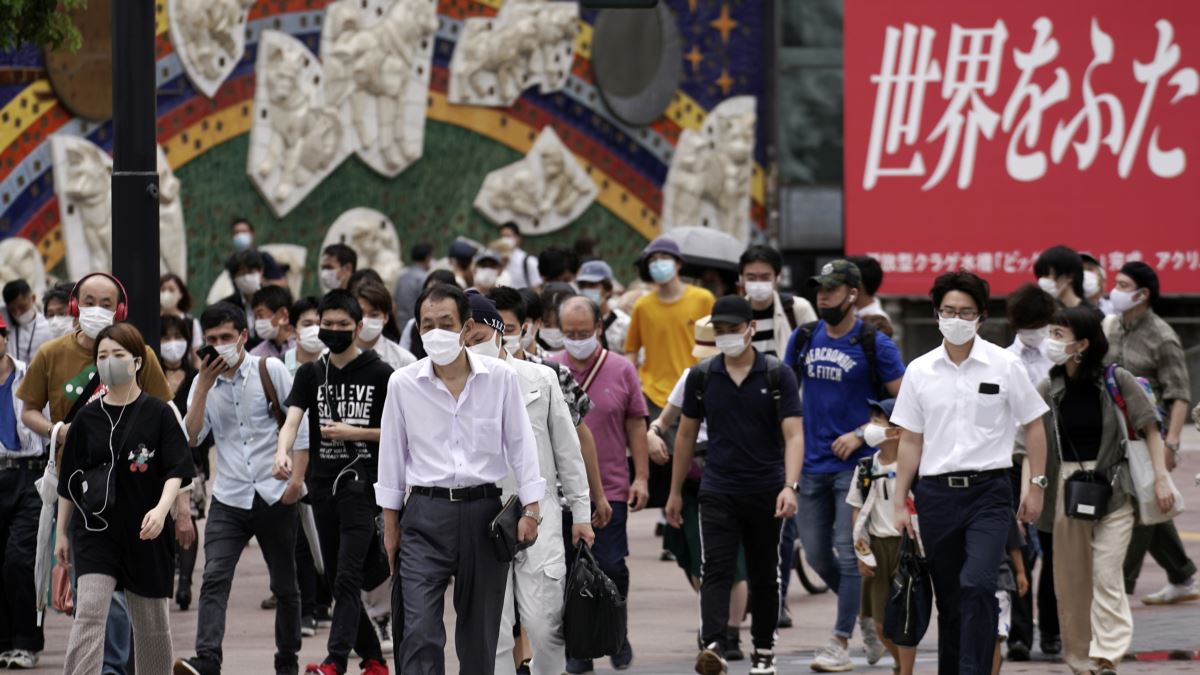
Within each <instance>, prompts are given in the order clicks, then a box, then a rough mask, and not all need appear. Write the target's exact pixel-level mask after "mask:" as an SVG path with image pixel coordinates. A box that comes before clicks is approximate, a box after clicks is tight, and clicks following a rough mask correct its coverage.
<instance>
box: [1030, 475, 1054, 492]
mask: <svg viewBox="0 0 1200 675" xmlns="http://www.w3.org/2000/svg"><path fill="white" fill-rule="evenodd" d="M1029 482H1030V483H1033V484H1034V485H1036V486H1038V487H1040V488H1042V489H1043V490H1045V489H1046V488H1047V487H1049V486H1050V481H1048V480H1046V477H1045V476H1034V477H1033V478H1030V479H1029Z"/></svg>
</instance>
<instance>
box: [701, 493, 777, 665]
mask: <svg viewBox="0 0 1200 675" xmlns="http://www.w3.org/2000/svg"><path fill="white" fill-rule="evenodd" d="M778 496H779V491H778V490H772V491H770V492H758V493H754V494H746V495H724V494H716V493H712V492H705V491H703V490H701V492H700V549H701V563H700V573H701V575H702V577H703V579H702V581H701V584H700V639H701V641H703V643H704V644H706V645H708V644H712V643H714V642H715V643H717V644H719V645H722V646H724V645H725V629H726V627H727V626H728V625H729V592H730V591H731V590H732V589H733V577H734V571H735V570H736V568H737V558H738V548H739V547H741V548H744V549H745V551H746V577H747V581H748V582H749V587H750V614H751V615H752V616H753V623H752V625H751V628H750V635H751V637H752V638H753V641H754V646H755V648H757V649H774V648H775V630H776V628H778V626H779V537H780V533H781V532H782V530H783V521H782V520H780V519H778V518H776V517H775V500H776V498H778Z"/></svg>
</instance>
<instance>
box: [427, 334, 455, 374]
mask: <svg viewBox="0 0 1200 675" xmlns="http://www.w3.org/2000/svg"><path fill="white" fill-rule="evenodd" d="M459 338H460V336H459V334H458V333H454V332H451V331H448V330H442V329H441V328H434V329H433V330H431V331H429V332H428V333H422V334H421V344H422V345H423V346H424V347H425V353H426V354H428V355H429V359H430V360H431V361H433V362H434V363H436V364H437V365H439V366H448V365H450V364H451V363H454V359H457V358H458V354H459V352H461V351H462V342H460V341H459Z"/></svg>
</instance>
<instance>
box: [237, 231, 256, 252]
mask: <svg viewBox="0 0 1200 675" xmlns="http://www.w3.org/2000/svg"><path fill="white" fill-rule="evenodd" d="M253 243H254V235H252V234H250V233H249V232H238V233H237V234H235V235H233V247H234V248H235V249H237V250H239V251H245V250H246V249H248V248H250V245H251V244H253Z"/></svg>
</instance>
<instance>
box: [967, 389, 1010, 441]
mask: <svg viewBox="0 0 1200 675" xmlns="http://www.w3.org/2000/svg"><path fill="white" fill-rule="evenodd" d="M971 396H974V397H975V426H977V427H980V428H984V429H992V428H995V427H998V426H1000V423H1001V421H1002V419H1003V418H1005V417H1006V403H1007V401H1008V390H1007V389H1006V388H1005V387H1004V386H1002V385H1001V384H999V383H997V382H986V381H984V382H980V383H979V386H978V387H976V388H975V393H973V394H971Z"/></svg>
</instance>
